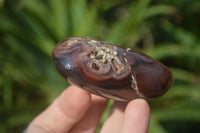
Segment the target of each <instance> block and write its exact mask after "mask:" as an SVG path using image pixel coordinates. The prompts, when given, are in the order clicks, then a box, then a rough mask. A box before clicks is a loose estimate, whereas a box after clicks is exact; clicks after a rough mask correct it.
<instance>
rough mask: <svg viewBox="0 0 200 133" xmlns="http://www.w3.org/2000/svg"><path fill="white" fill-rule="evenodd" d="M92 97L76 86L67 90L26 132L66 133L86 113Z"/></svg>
mask: <svg viewBox="0 0 200 133" xmlns="http://www.w3.org/2000/svg"><path fill="white" fill-rule="evenodd" d="M90 102H91V95H90V94H89V93H88V92H86V91H84V90H82V89H79V88H78V87H75V86H70V87H69V88H68V89H66V90H65V91H64V92H63V93H62V94H61V95H60V96H59V97H58V98H57V99H56V100H55V101H54V102H53V104H52V105H50V106H49V107H48V108H47V109H46V110H45V111H44V112H43V113H42V114H40V115H39V116H38V117H36V118H35V119H34V120H33V122H32V123H31V124H30V126H29V128H28V129H27V130H26V132H28V133H35V132H40V133H43V132H44V133H46V132H48V133H49V132H55V133H66V132H68V131H69V130H70V128H71V127H72V126H73V125H74V124H75V123H76V122H77V121H79V120H80V119H81V118H82V117H83V115H84V114H85V113H86V111H87V109H88V107H89V105H90Z"/></svg>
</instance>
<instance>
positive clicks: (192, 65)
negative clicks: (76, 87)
mask: <svg viewBox="0 0 200 133" xmlns="http://www.w3.org/2000/svg"><path fill="white" fill-rule="evenodd" d="M71 36H89V37H91V38H95V39H97V40H101V41H106V42H110V43H116V44H118V45H121V46H123V47H130V48H131V49H139V50H142V51H143V52H144V53H146V54H148V55H150V56H152V57H154V58H155V59H157V60H159V61H161V62H162V63H163V64H165V65H166V66H168V67H169V68H170V69H171V70H172V72H173V74H174V79H175V81H174V84H173V86H172V87H171V89H170V90H169V91H168V92H167V93H166V95H164V96H163V97H161V98H158V99H155V100H153V101H149V104H150V106H151V114H152V116H151V123H150V128H149V132H150V133H180V132H181V133H189V132H191V131H192V132H193V133H195V132H200V1H199V0H162V1H160V0H0V132H1V133H5V132H7V133H16V132H22V131H23V130H24V128H25V127H26V126H27V124H28V123H29V122H30V121H31V120H32V119H33V118H34V117H35V116H36V115H37V114H38V113H39V112H41V111H42V110H44V109H45V108H46V107H47V106H48V105H49V104H50V103H51V102H52V101H53V99H55V98H56V97H57V96H58V95H59V94H60V93H61V92H62V91H63V90H64V89H65V88H66V87H67V86H68V85H69V84H68V83H67V82H66V81H65V80H64V79H63V78H62V77H61V76H60V75H59V74H58V73H57V72H56V69H55V68H54V66H53V64H52V60H51V52H52V49H53V48H54V46H55V45H56V44H57V43H58V42H59V41H62V40H63V39H65V38H67V37H71ZM110 106H111V104H110V105H109V106H108V108H107V110H106V111H105V115H104V117H103V118H102V121H101V124H100V126H101V125H102V123H103V121H104V120H105V116H106V115H107V114H108V111H109V107H110ZM100 126H99V128H100Z"/></svg>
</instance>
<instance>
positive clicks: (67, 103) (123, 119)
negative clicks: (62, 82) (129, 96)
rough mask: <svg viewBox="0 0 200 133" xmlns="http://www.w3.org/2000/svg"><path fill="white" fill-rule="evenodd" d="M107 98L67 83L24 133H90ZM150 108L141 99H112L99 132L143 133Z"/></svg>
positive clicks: (146, 129) (93, 129)
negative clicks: (121, 100) (112, 102)
mask: <svg viewBox="0 0 200 133" xmlns="http://www.w3.org/2000/svg"><path fill="white" fill-rule="evenodd" d="M107 102H108V100H107V99H105V98H102V97H99V96H96V95H92V94H90V93H88V92H87V91H84V90H82V89H80V88H78V87H76V86H70V87H68V88H67V89H66V90H64V91H63V93H62V94H61V95H60V96H59V97H58V98H57V99H56V100H55V101H54V102H53V103H52V104H51V105H50V106H49V107H48V108H47V109H46V110H45V111H44V112H42V113H41V114H40V115H38V116H37V117H36V118H35V119H34V120H33V121H32V122H31V123H30V125H29V127H28V128H27V129H26V131H25V132H26V133H35V132H38V133H66V132H67V133H94V132H95V131H96V128H97V126H98V124H99V121H100V119H101V116H102V114H103V112H104V109H105V107H106V105H107ZM149 121H150V107H149V105H148V103H147V102H146V101H145V100H143V99H135V100H132V101H130V102H129V103H126V102H115V103H114V104H113V106H112V108H111V111H110V114H109V116H108V118H107V120H106V121H105V123H104V125H103V127H102V129H101V131H100V132H101V133H111V132H113V133H147V132H148V127H149Z"/></svg>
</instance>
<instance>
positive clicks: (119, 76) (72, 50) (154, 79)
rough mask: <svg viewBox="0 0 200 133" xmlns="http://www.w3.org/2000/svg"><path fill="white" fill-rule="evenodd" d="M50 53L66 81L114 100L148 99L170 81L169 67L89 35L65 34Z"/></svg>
mask: <svg viewBox="0 0 200 133" xmlns="http://www.w3.org/2000/svg"><path fill="white" fill-rule="evenodd" d="M52 56H53V62H54V64H55V66H56V68H57V70H58V71H59V72H60V74H61V75H63V76H64V77H65V78H66V79H67V80H68V81H69V82H70V83H72V84H74V85H76V86H79V87H81V88H83V89H85V90H87V91H89V92H91V93H93V94H96V95H99V96H103V97H106V98H111V99H114V100H120V101H129V100H132V99H135V98H144V99H152V98H155V97H158V96H161V95H163V94H164V93H165V92H166V91H167V90H168V89H169V87H170V86H171V84H172V81H173V78H172V74H171V72H170V70H169V69H167V68H166V67H165V66H164V65H162V64H161V63H160V62H158V61H156V60H154V59H152V58H151V57H149V56H147V55H145V54H142V53H140V52H135V51H131V50H130V49H128V48H127V49H124V48H121V47H118V46H116V45H113V44H108V43H105V42H100V41H97V40H94V39H91V38H86V37H71V38H68V39H66V40H64V41H62V42H61V43H59V44H58V46H56V47H55V49H54V50H53V53H52Z"/></svg>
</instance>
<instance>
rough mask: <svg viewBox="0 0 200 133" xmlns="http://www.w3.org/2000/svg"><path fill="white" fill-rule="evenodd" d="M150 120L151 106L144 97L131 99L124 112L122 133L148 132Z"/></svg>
mask: <svg viewBox="0 0 200 133" xmlns="http://www.w3.org/2000/svg"><path fill="white" fill-rule="evenodd" d="M149 122H150V107H149V105H148V103H147V102H146V101H145V100H143V99H136V100H133V101H131V102H130V103H129V104H128V106H127V108H126V110H125V114H124V121H123V125H122V130H121V132H122V133H147V132H148V127H149Z"/></svg>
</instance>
